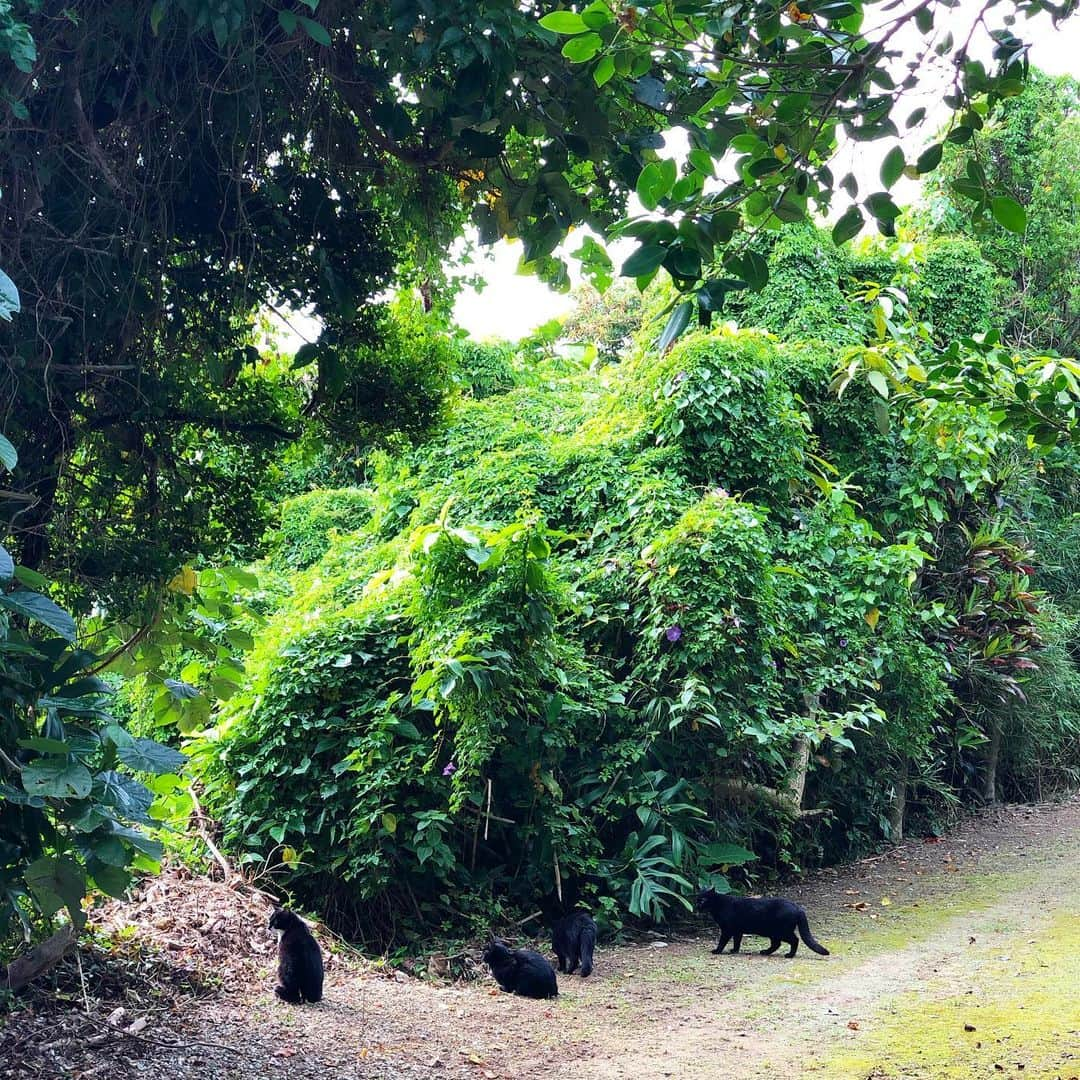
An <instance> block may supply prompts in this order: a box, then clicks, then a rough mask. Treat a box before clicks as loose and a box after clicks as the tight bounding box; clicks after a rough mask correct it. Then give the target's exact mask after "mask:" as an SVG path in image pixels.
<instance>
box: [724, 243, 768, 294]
mask: <svg viewBox="0 0 1080 1080" xmlns="http://www.w3.org/2000/svg"><path fill="white" fill-rule="evenodd" d="M724 265H725V266H726V267H727V268H728V269H729V270H730V271H731V272H732V273H734V274H737V275H738V276H739V277H740V278H742V280H743V281H745V282H746V285H747V288H749V289H750V290H751V291H753V292H757V291H758V290H760V289H763V288H765V286H766V285H767V284H768V281H769V264H768V263H767V262H766V261H765V260H764V258H762V256H760V255H759V254H758V253H757V252H756V251H747V252H745V253H744V254H743V255H738V256H735V257H734V258H731V259H729V260H728V261H727V262H726V263H725V264H724Z"/></svg>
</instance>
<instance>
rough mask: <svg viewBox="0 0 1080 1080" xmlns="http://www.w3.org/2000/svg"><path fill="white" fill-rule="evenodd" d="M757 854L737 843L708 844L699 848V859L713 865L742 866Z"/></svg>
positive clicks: (751, 860)
mask: <svg viewBox="0 0 1080 1080" xmlns="http://www.w3.org/2000/svg"><path fill="white" fill-rule="evenodd" d="M756 858H757V856H756V855H755V854H754V853H753V852H752V851H750V850H749V849H748V848H744V847H741V846H740V845H738V844H708V845H706V846H705V847H703V848H702V849H701V852H700V854H699V859H700V861H701V862H703V863H708V864H711V865H713V866H742V865H744V864H745V863H749V862H753V861H754V860H755V859H756Z"/></svg>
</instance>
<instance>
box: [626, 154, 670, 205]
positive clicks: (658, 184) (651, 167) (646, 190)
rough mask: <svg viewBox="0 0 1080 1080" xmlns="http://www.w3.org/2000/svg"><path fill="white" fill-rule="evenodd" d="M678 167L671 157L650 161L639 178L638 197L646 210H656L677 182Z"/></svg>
mask: <svg viewBox="0 0 1080 1080" xmlns="http://www.w3.org/2000/svg"><path fill="white" fill-rule="evenodd" d="M677 175H678V169H677V167H676V165H675V162H674V161H672V160H670V159H665V160H664V161H650V162H649V164H648V165H646V166H645V168H644V169H642V170H641V173H640V174H639V175H638V180H637V188H636V190H637V197H638V198H639V199H640V200H641V205H642V206H644V207H645V209H646V210H655V209H656V208H657V206H659V205H660V202H661V200H662V199H664V198H666V197H667V195H668V193H669V192H670V191H671V189H672V187H673V186H674V184H675V177H676V176H677Z"/></svg>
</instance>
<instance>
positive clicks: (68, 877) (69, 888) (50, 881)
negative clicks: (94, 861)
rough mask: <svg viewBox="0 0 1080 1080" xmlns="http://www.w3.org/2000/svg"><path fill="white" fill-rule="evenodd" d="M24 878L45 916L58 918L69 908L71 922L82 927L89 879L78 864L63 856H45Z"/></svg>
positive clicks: (31, 867)
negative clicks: (60, 912)
mask: <svg viewBox="0 0 1080 1080" xmlns="http://www.w3.org/2000/svg"><path fill="white" fill-rule="evenodd" d="M23 877H24V879H25V880H26V884H27V886H28V887H29V889H30V891H31V892H32V893H33V894H34V899H35V900H37V902H38V906H39V907H40V908H41V910H42V912H43V913H44V914H45V915H55V914H56V912H58V911H59V910H60V909H61V908H62V907H66V908H67V909H68V912H69V914H70V915H71V921H72V922H73V923H75V925H77V926H81V925H82V924H83V922H84V921H85V916H84V915H83V912H82V898H83V897H84V896H85V895H86V877H85V875H84V874H83V872H82V870H81V869H80V868H79V865H78V863H76V862H74V861H73V860H72V859H69V858H67V857H66V856H62V855H61V856H57V855H43V856H42V857H41V858H40V859H36V860H35V861H34V862H32V863H31V864H30V865H29V866H28V867H27V868H26V870H25V871H24V872H23Z"/></svg>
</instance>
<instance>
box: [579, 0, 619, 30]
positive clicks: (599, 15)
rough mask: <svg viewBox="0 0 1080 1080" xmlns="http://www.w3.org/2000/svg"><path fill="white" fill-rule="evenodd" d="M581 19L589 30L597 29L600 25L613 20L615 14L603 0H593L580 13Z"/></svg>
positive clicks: (605, 24)
mask: <svg viewBox="0 0 1080 1080" xmlns="http://www.w3.org/2000/svg"><path fill="white" fill-rule="evenodd" d="M581 19H582V22H584V23H585V25H586V26H587V27H588V28H589V29H590V30H599V29H600V28H601V27H602V26H607V25H608V23H611V22H614V21H615V16H614V15H612V13H611V9H610V8H609V7H608V5H607V4H606V3H605V2H604V0H594V2H593V3H591V4H590V5H589V6H588V7H587V8H586V9H585V10H584V11H583V12H582V13H581Z"/></svg>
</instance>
